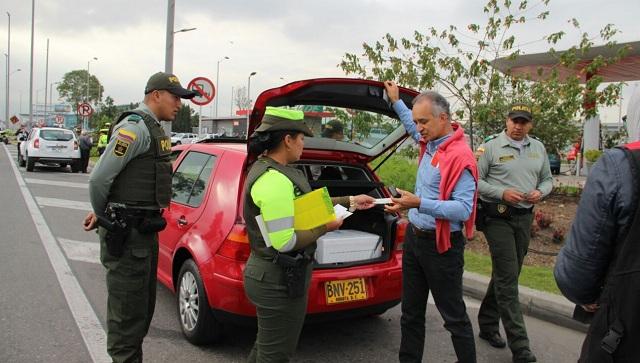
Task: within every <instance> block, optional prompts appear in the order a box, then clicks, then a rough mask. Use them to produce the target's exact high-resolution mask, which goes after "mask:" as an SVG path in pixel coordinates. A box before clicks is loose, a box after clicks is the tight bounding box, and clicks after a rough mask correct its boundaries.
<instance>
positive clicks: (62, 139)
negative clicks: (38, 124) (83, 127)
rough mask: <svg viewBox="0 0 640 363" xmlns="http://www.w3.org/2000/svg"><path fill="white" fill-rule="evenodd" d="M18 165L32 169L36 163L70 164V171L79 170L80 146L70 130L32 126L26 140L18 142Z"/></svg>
mask: <svg viewBox="0 0 640 363" xmlns="http://www.w3.org/2000/svg"><path fill="white" fill-rule="evenodd" d="M18 163H19V164H20V166H26V167H27V171H33V168H34V166H35V165H36V163H40V164H47V165H50V164H58V165H60V166H61V167H63V168H64V167H67V165H71V171H72V172H74V173H77V172H79V171H80V147H79V146H78V140H77V139H76V135H75V134H74V133H73V131H71V130H66V129H61V128H56V127H42V128H34V129H32V130H31V132H30V133H29V137H28V138H27V140H26V141H23V142H21V143H20V153H19V155H18Z"/></svg>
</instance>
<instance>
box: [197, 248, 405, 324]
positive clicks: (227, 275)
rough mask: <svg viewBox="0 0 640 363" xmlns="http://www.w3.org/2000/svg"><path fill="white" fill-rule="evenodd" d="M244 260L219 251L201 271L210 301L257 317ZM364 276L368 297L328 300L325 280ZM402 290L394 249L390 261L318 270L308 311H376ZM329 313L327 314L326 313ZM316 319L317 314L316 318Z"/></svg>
mask: <svg viewBox="0 0 640 363" xmlns="http://www.w3.org/2000/svg"><path fill="white" fill-rule="evenodd" d="M243 270H244V264H242V266H239V264H238V262H237V261H232V260H230V259H228V258H225V257H222V256H219V255H216V256H215V257H214V258H213V260H212V261H211V262H210V263H207V264H206V266H202V269H201V274H202V278H203V280H204V283H205V288H206V290H207V296H208V298H209V305H210V306H211V308H212V309H213V310H214V311H222V312H225V313H230V314H233V315H239V316H244V317H255V314H256V313H255V307H254V306H253V304H252V303H251V302H250V301H249V299H248V298H247V296H246V295H245V292H244V284H243V281H242V271H243ZM355 278H364V279H365V284H366V287H367V299H366V300H360V301H354V302H347V303H341V304H333V305H329V304H327V301H326V297H325V283H326V282H328V281H336V280H348V279H355ZM401 294H402V255H401V253H394V254H393V255H392V256H391V258H390V259H389V260H387V261H384V262H381V263H377V264H370V265H362V266H355V267H348V268H339V269H322V270H320V269H318V270H314V272H313V276H312V278H311V284H310V287H309V304H308V306H307V314H311V315H316V314H318V318H317V319H319V320H327V319H329V318H331V319H333V318H336V317H337V316H340V317H352V316H354V315H358V314H363V313H362V312H364V314H372V313H376V312H381V311H382V310H386V309H388V308H389V307H392V306H395V305H396V304H398V302H399V301H400V297H401ZM324 314H327V316H324V317H323V316H322V315H324ZM314 319H315V318H314Z"/></svg>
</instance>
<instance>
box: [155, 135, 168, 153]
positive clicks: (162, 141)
mask: <svg viewBox="0 0 640 363" xmlns="http://www.w3.org/2000/svg"><path fill="white" fill-rule="evenodd" d="M156 140H157V142H158V150H160V155H166V154H169V153H170V152H171V139H170V138H169V137H168V136H160V137H158V138H157V139H156Z"/></svg>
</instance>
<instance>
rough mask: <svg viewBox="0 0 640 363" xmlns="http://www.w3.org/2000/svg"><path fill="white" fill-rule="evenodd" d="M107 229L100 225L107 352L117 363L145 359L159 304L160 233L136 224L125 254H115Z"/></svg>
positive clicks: (128, 239)
mask: <svg viewBox="0 0 640 363" xmlns="http://www.w3.org/2000/svg"><path fill="white" fill-rule="evenodd" d="M105 233H106V230H105V229H104V228H102V227H100V228H99V230H98V234H99V236H100V261H101V262H102V265H103V266H104V267H105V268H106V269H107V292H108V299H107V352H108V353H109V355H110V356H111V359H112V360H113V362H115V363H124V362H126V363H130V362H142V340H143V339H144V337H145V335H147V331H148V330H149V326H150V325H151V319H152V318H153V311H154V309H155V305H156V270H157V268H158V234H157V233H155V232H154V233H146V234H142V233H139V232H138V231H137V230H136V229H135V228H133V229H132V230H131V233H130V234H129V236H128V237H127V240H126V242H125V245H124V254H123V255H122V256H121V257H114V256H111V255H110V254H109V252H108V251H107V246H106V243H105V238H104V237H105Z"/></svg>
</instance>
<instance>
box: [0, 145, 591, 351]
mask: <svg viewBox="0 0 640 363" xmlns="http://www.w3.org/2000/svg"><path fill="white" fill-rule="evenodd" d="M14 149H15V145H9V146H8V147H7V148H4V147H2V148H0V185H2V188H0V200H1V201H2V204H1V205H2V207H1V208H0V231H2V233H1V234H0V291H2V293H0V326H1V327H2V329H0V362H91V361H94V362H106V361H108V357H106V353H105V351H104V330H103V326H104V318H105V315H106V311H105V307H106V293H105V281H104V280H105V279H104V271H103V269H102V266H101V265H100V264H99V262H98V243H97V241H98V240H97V236H96V234H95V233H87V232H84V231H83V230H82V229H81V226H80V223H81V220H82V218H83V217H84V216H85V215H86V213H87V211H88V209H89V204H88V189H87V180H88V175H86V174H71V173H69V172H68V171H62V170H60V169H59V168H53V167H40V168H36V171H35V172H30V173H27V172H25V170H24V168H17V167H16V166H15V164H14V163H12V162H11V161H10V159H9V156H8V154H7V153H9V154H10V156H11V157H12V158H13V160H15V150H14ZM16 171H17V175H16V174H15V172H16ZM157 299H158V301H157V308H156V314H155V316H154V319H153V322H152V325H151V330H150V332H149V335H148V337H147V339H146V340H145V345H144V351H145V358H147V361H149V362H243V361H244V359H245V358H246V356H247V354H248V352H249V350H250V348H251V345H252V344H253V340H254V338H255V329H253V328H246V327H233V326H230V327H228V328H227V329H228V332H227V334H226V336H225V338H224V339H223V340H222V341H221V342H220V343H218V344H215V345H210V346H204V347H196V346H193V345H191V344H189V343H187V342H186V340H184V339H183V337H182V333H181V332H180V327H179V325H178V321H177V318H176V308H175V300H174V296H173V295H172V294H171V293H170V292H169V291H168V290H167V289H166V288H164V287H163V286H159V291H158V297H157ZM478 305H479V304H478V301H476V300H472V299H469V300H467V307H468V311H469V314H470V315H471V317H472V320H475V316H476V314H477V312H478ZM399 320H400V309H399V307H396V308H394V309H391V310H389V311H388V312H387V313H385V314H383V315H381V316H378V317H371V318H364V319H357V320H349V321H343V322H340V323H333V324H324V325H312V326H306V327H305V328H304V331H303V333H302V337H301V340H300V345H299V349H298V352H297V353H296V356H295V359H294V361H296V362H358V361H362V362H365V361H366V362H393V361H397V349H398V345H399V342H400V329H399ZM526 320H527V326H528V328H529V335H530V338H531V342H532V348H533V350H534V352H535V353H536V354H537V356H538V358H539V361H541V362H575V361H576V358H577V352H578V350H579V346H580V344H581V342H582V340H583V338H584V335H583V334H581V333H578V332H575V331H572V330H569V329H566V328H562V327H558V326H555V325H553V324H549V323H547V322H543V321H540V320H536V319H532V318H527V319H526ZM475 329H476V332H477V325H476V326H475ZM476 345H477V347H478V361H479V362H492V363H493V362H510V361H511V355H510V353H509V351H507V350H497V349H493V348H491V347H489V346H488V345H487V344H486V343H485V342H484V341H477V342H476ZM455 360H456V359H455V355H454V353H453V349H452V347H451V341H450V339H449V336H448V334H447V333H446V332H445V331H444V329H443V328H442V320H441V319H440V317H439V315H438V313H437V311H436V309H435V307H434V306H433V305H429V308H428V319H427V342H426V347H425V357H424V361H425V362H454V361H455Z"/></svg>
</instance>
